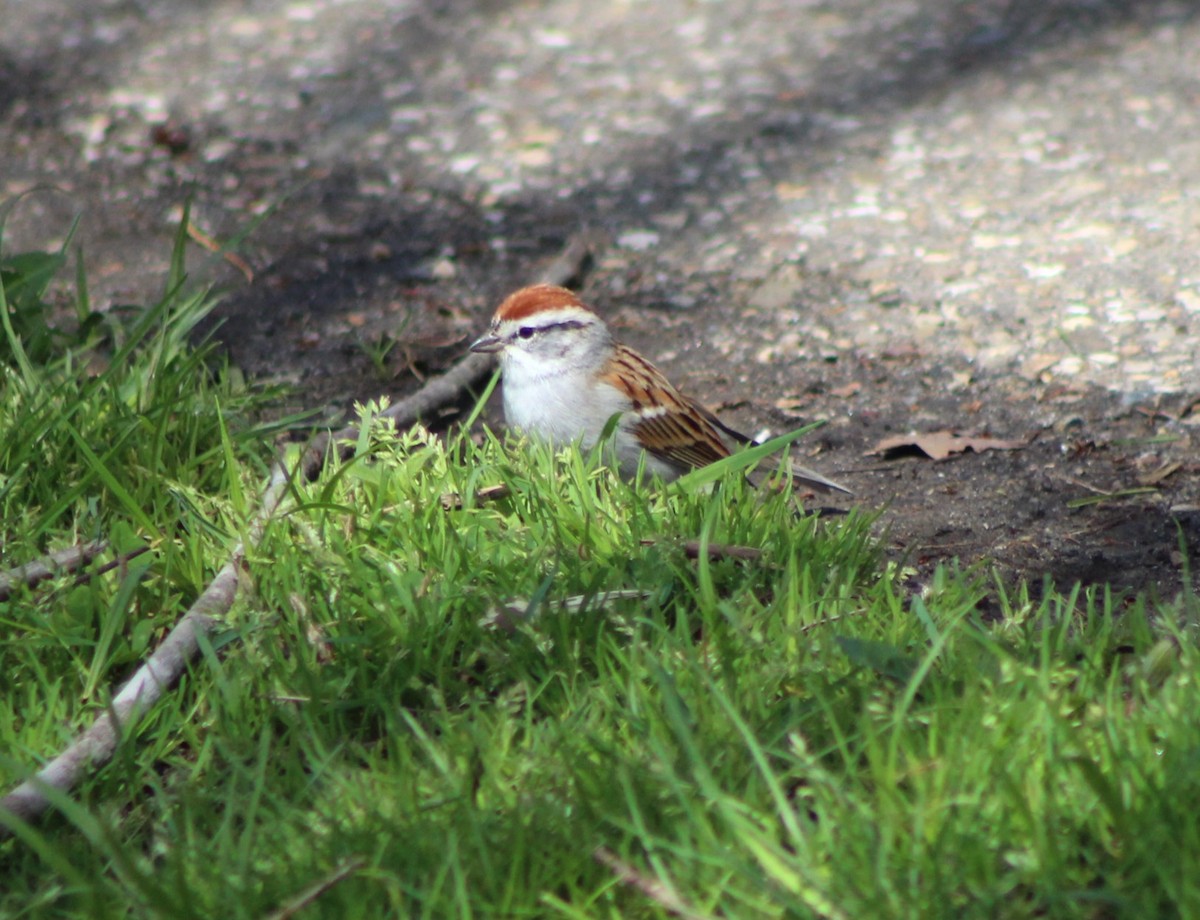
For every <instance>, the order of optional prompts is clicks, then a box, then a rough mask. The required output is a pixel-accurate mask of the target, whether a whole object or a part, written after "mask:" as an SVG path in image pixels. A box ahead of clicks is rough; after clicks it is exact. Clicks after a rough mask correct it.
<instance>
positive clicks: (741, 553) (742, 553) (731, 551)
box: [642, 540, 763, 560]
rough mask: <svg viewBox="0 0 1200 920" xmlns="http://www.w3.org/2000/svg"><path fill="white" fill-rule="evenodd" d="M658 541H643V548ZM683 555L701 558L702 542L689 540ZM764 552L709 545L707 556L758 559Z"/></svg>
mask: <svg viewBox="0 0 1200 920" xmlns="http://www.w3.org/2000/svg"><path fill="white" fill-rule="evenodd" d="M658 542H659V541H658V540H643V541H642V546H654V545H655V544H656V543H658ZM683 554H684V555H685V556H687V557H688V558H689V559H699V558H700V541H699V540H687V541H685V542H684V544H683ZM762 554H763V551H762V550H761V549H759V548H758V547H757V546H738V545H737V544H735V543H709V544H708V547H707V555H708V558H709V559H714V560H716V559H744V560H751V559H758V558H760V557H761V556H762Z"/></svg>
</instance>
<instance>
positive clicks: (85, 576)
mask: <svg viewBox="0 0 1200 920" xmlns="http://www.w3.org/2000/svg"><path fill="white" fill-rule="evenodd" d="M148 552H150V547H148V546H139V547H138V548H137V549H131V550H130V551H129V552H127V553H121V555H119V556H118V557H117V558H116V559H110V560H109V561H108V562H106V563H104V564H103V565H101V566H97V568H96V569H95V571H92V572H80V573H79V574H78V575H76V576H75V585H76V586H79V585H85V584H87V583H88V582H89V581H91V580H92V579H93V578H95V577H96V576H97V575H103V574H104V573H105V572H111V571H112V570H113V569H117V568H120V567H121V566H124V565H128V564H129V562H130V560H132V559H136V558H137V557H138V556H140V555H142V553H148Z"/></svg>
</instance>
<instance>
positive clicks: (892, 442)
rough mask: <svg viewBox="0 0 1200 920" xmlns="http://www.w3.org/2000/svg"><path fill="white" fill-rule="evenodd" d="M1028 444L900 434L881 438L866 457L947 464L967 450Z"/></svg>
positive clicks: (947, 434) (940, 434) (952, 435)
mask: <svg viewBox="0 0 1200 920" xmlns="http://www.w3.org/2000/svg"><path fill="white" fill-rule="evenodd" d="M1028 445H1029V442H1028V441H1005V440H1001V439H1000V438H974V437H969V436H967V435H961V434H955V433H954V432H953V431H932V432H926V433H924V434H916V433H913V434H903V435H897V436H896V437H891V438H884V439H883V440H882V441H880V442H879V443H878V444H876V445H875V446H874V447H872V448H871V449H870V450H869V451H867V453H869V454H877V455H879V456H881V457H884V458H885V459H892V458H894V457H897V456H903V455H904V454H913V453H919V454H925V456H927V457H929V458H930V459H931V460H948V459H949V458H950V457H952V456H954V455H955V454H961V453H965V452H966V451H968V450H972V451H975V453H977V454H978V453H983V451H985V450H1020V449H1021V448H1022V447H1027V446H1028Z"/></svg>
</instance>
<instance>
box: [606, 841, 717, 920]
mask: <svg viewBox="0 0 1200 920" xmlns="http://www.w3.org/2000/svg"><path fill="white" fill-rule="evenodd" d="M592 859H594V860H596V862H598V863H600V865H602V866H604V868H605V869H608V870H609V871H610V872H612V874H613V875H615V876H616V877H617V881H619V882H620V883H621V884H623V885H627V886H629V887H630V888H633V889H635V890H636V891H640V892H641V893H642V894H644V895H645V896H646V897H648V898H649V899H650V900H651V901H653V902H654V903H655V904H657V905H658V906H659V907H661V908H662V909H663V910H665V911H667V912H668V913H671V914H674V915H675V916H677V917H686V918H687V920H705V918H707V917H708V915H707V914H702V913H699V912H697V911H695V910H693V909H692V908H691V907H689V906H688V905H687V904H686V903H685V902H684V900H683V898H681V897H680V896H679V895H678V894H676V893H675V892H674V891H672V890H671V889H670V888H668V887H667V886H666V885H665V884H663V883H662V882H660V881H658V880H657V879H653V878H650V877H649V876H648V875H645V874H644V873H642V872H639V871H638V870H637V869H635V868H634V867H633V866H631V865H629V863H627V862H625V860H623V859H621V857H619V856H618V855H617V854H616V853H614V852H613V851H612V850H610V849H608V847H596V849H594V850H592Z"/></svg>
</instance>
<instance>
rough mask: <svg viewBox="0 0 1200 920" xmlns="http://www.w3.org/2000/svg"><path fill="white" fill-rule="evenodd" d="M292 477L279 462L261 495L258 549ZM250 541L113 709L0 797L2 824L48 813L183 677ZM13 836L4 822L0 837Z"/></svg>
mask: <svg viewBox="0 0 1200 920" xmlns="http://www.w3.org/2000/svg"><path fill="white" fill-rule="evenodd" d="M287 485H288V474H287V471H286V470H285V469H284V467H283V466H282V465H281V464H276V466H275V469H274V470H273V471H272V474H271V479H270V481H269V482H268V484H267V489H266V492H265V493H264V494H263V500H262V505H261V506H260V507H259V509H258V513H257V514H256V515H255V516H254V519H253V520H252V521H251V523H250V528H249V532H248V533H247V534H246V541H247V543H248V544H249V545H250V546H254V545H255V544H257V543H258V541H259V540H260V539H261V538H262V532H263V529H264V528H265V527H266V524H267V522H268V521H269V520H270V519H271V516H272V515H273V514H274V513H275V510H276V509H277V508H278V507H279V503H280V501H282V500H283V496H284V495H285V494H286V492H287ZM247 543H238V545H237V546H235V547H234V549H233V552H232V553H230V555H229V561H228V562H226V563H225V565H224V567H222V569H221V571H219V572H218V573H217V575H216V577H215V578H214V579H213V580H212V581H211V582H209V585H208V587H207V588H205V589H204V593H202V594H201V595H200V596H199V597H198V598H196V601H195V603H193V604H192V606H191V607H189V608H188V611H187V613H185V614H184V615H183V618H182V619H181V620H180V621H179V622H178V623H176V624H175V628H174V629H172V630H171V632H170V633H168V634H167V637H166V638H165V639H163V641H162V643H161V644H160V645H159V646H158V648H156V649H155V650H154V653H153V654H152V655H151V656H150V657H149V658H148V659H147V660H146V662H145V664H143V665H142V666H141V667H140V668H138V669H137V671H136V673H134V675H133V677H131V678H129V680H127V681H126V682H125V685H124V686H123V687H121V689H120V690H119V691H117V695H116V696H115V697H114V698H113V701H112V705H111V706H109V707H108V708H107V709H106V710H105V711H104V712H102V713H101V714H100V715H99V716H98V717H97V718H96V721H95V722H93V723H92V725H91V727H89V728H88V729H86V730H85V731H84V732H83V734H81V735H80V736H79V737H78V738H76V739H75V740H74V741H72V742H71V744H70V746H69V747H68V748H67V749H66V750H65V751H63V752H62V753H61V754H59V755H58V756H57V757H55V758H54V759H53V760H52V761H50V763H48V764H46V766H44V767H42V769H40V770H39V771H38V772H37V774H36V775H35V776H33V777H31V778H29V779H27V780H25V782H23V783H21V785H19V786H18V787H17V788H16V789H14V790H13V791H12V792H10V793H9V794H8V795H6V796H5V797H4V798H3V799H0V822H3V821H4V817H5V815H4V813H5V812H8V813H10V814H12V815H15V816H16V817H18V818H20V819H21V820H22V821H30V820H32V819H33V818H36V817H37V816H38V815H39V814H41V813H42V812H43V811H45V810H46V807H47V806H48V805H49V801H48V800H47V798H46V795H45V792H44V791H43V790H44V789H46V788H47V787H48V788H51V789H59V790H62V791H66V790H68V789H71V788H72V787H73V786H74V785H75V784H76V783H78V782H79V779H80V777H81V776H82V775H83V773H84V771H85V770H86V769H87V768H88V767H90V766H92V765H95V764H100V763H104V762H106V761H107V760H108V759H109V758H110V757H112V754H113V751H114V750H115V749H116V746H117V741H118V739H119V738H120V733H121V730H122V729H123V728H124V727H125V726H127V725H129V724H131V723H133V722H136V721H137V719H138V718H139V717H140V716H141V715H142V714H143V713H144V712H145V711H146V709H147V708H148V707H149V706H150V705H151V704H152V703H153V702H154V701H155V700H157V699H158V698H159V697H160V696H162V695H163V692H164V691H166V689H167V688H168V687H170V686H171V684H173V683H174V682H175V681H177V680H178V679H179V677H180V675H181V674H182V673H183V670H184V668H185V667H187V664H188V662H190V661H191V660H192V659H193V658H194V657H196V654H197V652H199V650H200V637H201V636H205V635H207V634H208V633H210V632H212V630H213V628H214V627H215V626H216V624H217V622H218V618H219V617H220V616H222V615H223V614H224V613H226V612H227V611H228V610H229V608H230V607H232V606H233V600H234V598H235V597H236V596H237V589H238V574H239V572H240V571H241V567H242V560H243V559H244V558H245V555H246V545H247ZM8 833H11V830H9V829H8V828H7V827H5V826H3V824H0V839H2V838H3V837H4V836H7V834H8Z"/></svg>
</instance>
